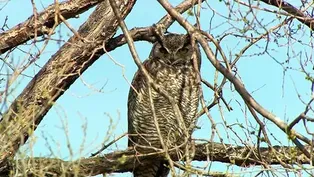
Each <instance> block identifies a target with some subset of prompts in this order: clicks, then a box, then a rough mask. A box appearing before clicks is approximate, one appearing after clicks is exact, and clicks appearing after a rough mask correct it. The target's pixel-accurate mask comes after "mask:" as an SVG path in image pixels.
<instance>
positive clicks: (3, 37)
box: [0, 0, 102, 54]
mask: <svg viewBox="0 0 314 177" xmlns="http://www.w3.org/2000/svg"><path fill="white" fill-rule="evenodd" d="M101 1H102V0H71V1H66V2H62V3H60V4H59V5H58V8H59V9H58V12H56V7H57V6H56V5H55V4H52V5H50V6H49V7H47V8H46V9H45V10H44V11H43V12H40V13H38V14H36V16H37V18H35V15H32V16H31V17H29V18H28V19H27V20H26V21H25V22H23V23H20V24H18V25H16V26H15V27H13V28H11V29H10V30H8V31H5V32H3V33H1V34H0V54H3V53H5V52H7V51H8V50H11V49H12V48H14V47H16V46H18V45H20V44H23V43H25V42H27V41H28V40H30V39H33V38H34V37H35V36H37V37H39V36H42V35H44V34H49V33H50V32H53V31H52V30H53V26H57V25H59V24H60V23H61V22H62V21H61V20H60V19H59V18H57V19H59V20H57V21H56V18H55V17H56V15H61V16H62V17H63V18H64V19H70V18H75V17H76V16H77V15H79V14H81V13H83V12H85V11H87V10H88V9H90V8H92V7H94V6H95V5H96V4H98V3H99V2H101Z"/></svg>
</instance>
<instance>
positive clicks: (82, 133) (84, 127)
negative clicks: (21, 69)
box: [0, 0, 313, 176]
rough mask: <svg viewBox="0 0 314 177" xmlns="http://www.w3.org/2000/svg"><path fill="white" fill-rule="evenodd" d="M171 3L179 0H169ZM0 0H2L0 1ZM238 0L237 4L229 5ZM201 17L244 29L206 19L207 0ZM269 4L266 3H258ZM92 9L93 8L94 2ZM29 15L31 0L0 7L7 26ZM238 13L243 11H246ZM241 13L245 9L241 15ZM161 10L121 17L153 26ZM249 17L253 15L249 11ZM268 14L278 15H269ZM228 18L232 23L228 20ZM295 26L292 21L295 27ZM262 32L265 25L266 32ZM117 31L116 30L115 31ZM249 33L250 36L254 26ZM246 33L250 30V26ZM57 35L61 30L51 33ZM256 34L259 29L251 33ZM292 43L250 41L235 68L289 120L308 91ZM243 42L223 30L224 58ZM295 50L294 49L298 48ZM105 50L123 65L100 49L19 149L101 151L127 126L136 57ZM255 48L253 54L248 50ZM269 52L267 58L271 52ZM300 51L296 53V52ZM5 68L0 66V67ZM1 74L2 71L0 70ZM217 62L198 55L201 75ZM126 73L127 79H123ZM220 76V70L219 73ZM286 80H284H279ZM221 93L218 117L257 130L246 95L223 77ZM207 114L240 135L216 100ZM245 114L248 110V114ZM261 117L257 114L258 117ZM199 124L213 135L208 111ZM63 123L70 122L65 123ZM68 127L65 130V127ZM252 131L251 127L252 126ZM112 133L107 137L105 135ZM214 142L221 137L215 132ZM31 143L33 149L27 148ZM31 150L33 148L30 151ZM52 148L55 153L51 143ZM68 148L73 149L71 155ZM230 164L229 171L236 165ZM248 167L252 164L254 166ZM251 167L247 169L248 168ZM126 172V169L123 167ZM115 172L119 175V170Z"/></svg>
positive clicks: (19, 85) (143, 45) (203, 134)
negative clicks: (226, 104) (98, 55)
mask: <svg viewBox="0 0 314 177" xmlns="http://www.w3.org/2000/svg"><path fill="white" fill-rule="evenodd" d="M35 2H36V5H37V8H38V9H39V10H41V9H42V8H41V7H42V6H41V4H44V6H47V5H48V4H51V3H52V2H53V1H51V0H50V1H44V2H40V1H35ZM170 2H171V3H172V4H173V5H175V4H178V3H179V2H180V1H178V0H177V1H170ZM3 4H4V3H3V2H1V3H0V6H2V5H3ZM233 5H235V4H233ZM203 7H204V9H203V11H202V18H201V24H202V29H204V30H205V31H206V30H209V31H210V33H211V34H213V35H214V36H215V37H216V36H220V35H221V34H222V33H225V32H226V31H230V32H237V33H238V31H237V28H239V29H241V28H243V27H244V26H245V25H244V23H243V22H241V21H238V22H236V21H230V23H226V19H224V18H222V17H220V16H219V15H217V14H216V15H215V16H214V18H213V19H214V20H213V21H212V22H210V19H211V17H212V14H213V13H212V11H210V10H209V9H208V8H207V6H206V5H203ZM211 7H212V8H214V9H215V10H216V11H217V12H219V13H220V14H221V15H223V16H228V15H229V11H228V8H226V5H225V4H224V3H223V2H219V1H213V2H211ZM263 7H269V6H263ZM235 9H237V10H239V12H240V11H241V10H246V8H243V7H239V8H235ZM92 10H93V9H92ZM92 10H90V11H88V12H86V13H84V14H81V15H80V16H79V18H77V19H71V20H68V21H69V23H70V24H71V26H72V27H74V28H75V29H78V27H79V26H80V25H81V24H82V23H83V22H84V21H85V20H86V18H87V17H88V15H89V14H90V13H91V12H92ZM31 14H32V7H31V4H30V2H28V1H27V2H26V1H25V2H24V1H23V2H21V1H17V0H12V1H10V2H9V3H8V4H7V5H6V6H5V7H4V8H3V9H2V11H1V13H0V20H2V21H1V24H2V23H3V20H4V17H5V16H8V17H9V19H8V25H9V27H13V26H15V25H16V24H18V23H20V22H22V21H24V20H25V19H26V18H28V17H29V16H30V15H31ZM243 14H245V13H244V12H243ZM243 14H242V15H243ZM163 15H165V10H163V8H162V7H161V6H160V5H159V4H158V3H157V2H155V1H146V0H138V1H137V4H136V5H135V7H134V9H133V10H132V12H131V13H130V15H129V16H128V17H127V19H126V23H127V25H128V28H129V29H131V28H133V27H143V26H150V25H152V24H153V23H155V22H157V21H158V20H159V19H160V18H161V17H162V16H163ZM231 15H238V17H240V15H241V14H240V13H235V12H234V13H231ZM257 15H258V18H259V19H261V21H262V22H263V24H268V26H267V28H270V27H273V26H275V25H276V24H278V22H279V20H276V19H275V15H273V14H271V13H265V12H262V11H259V12H257ZM186 17H187V19H188V20H190V21H191V22H192V23H194V17H191V16H190V17H188V16H187V15H186ZM247 18H248V19H250V18H252V16H250V15H249V16H247ZM273 19H275V20H274V21H273ZM230 24H233V26H232V25H230ZM296 25H298V23H297V22H296V21H294V26H296ZM304 28H305V30H304V31H307V32H305V33H301V32H300V33H298V34H297V35H296V37H298V38H299V39H300V40H302V41H303V42H304V43H308V44H311V43H312V39H311V38H309V36H308V33H309V30H308V29H307V27H304ZM58 29H60V31H61V34H62V36H63V37H64V38H63V39H64V40H65V41H66V40H67V38H68V37H69V36H72V33H71V32H70V31H69V30H67V28H66V27H65V26H64V25H61V27H60V28H58ZM169 31H170V32H176V33H184V32H185V31H184V30H183V29H182V28H181V27H179V25H177V24H175V25H174V26H173V27H171V28H170V30H169ZM258 32H260V33H263V29H262V28H259V31H258ZM264 32H265V31H264ZM279 32H282V33H283V34H284V33H285V32H286V31H285V29H284V28H282V29H281V30H280V31H279ZM120 33H121V31H120V30H119V31H118V32H117V34H120ZM251 33H252V34H253V35H255V34H254V33H253V32H252V31H251ZM246 34H250V31H249V32H248V33H246ZM55 37H56V38H57V37H58V34H56V35H55ZM255 37H256V36H255ZM273 39H274V36H273V35H271V36H270V40H273ZM291 41H292V42H291V43H290V47H291V48H288V45H286V43H287V40H286V39H285V38H282V39H279V40H278V45H277V44H275V43H270V44H269V46H268V49H269V55H268V54H263V55H259V56H257V55H253V54H254V53H258V52H262V51H263V49H264V48H265V46H266V42H265V40H262V41H261V42H259V43H258V46H255V47H252V48H251V49H249V50H248V51H247V53H246V57H243V58H242V59H241V60H240V61H239V62H238V63H237V72H238V74H239V76H240V78H241V80H242V81H243V83H244V85H245V87H246V88H247V89H248V91H250V92H251V93H252V96H254V98H255V99H256V100H257V101H258V102H259V103H260V104H261V105H262V106H264V107H265V108H266V109H268V110H269V111H271V112H273V113H274V114H275V115H277V116H278V117H280V118H281V119H282V120H285V121H287V120H290V121H291V120H293V119H294V118H295V117H296V116H297V115H299V114H300V113H301V111H303V110H304V108H305V106H304V105H303V104H302V103H301V102H300V101H299V99H298V95H297V93H296V89H297V90H298V92H299V94H300V95H301V97H302V99H304V100H305V101H309V100H310V98H311V92H310V86H311V83H310V82H309V81H307V80H306V79H305V74H303V73H301V72H300V66H299V63H300V58H302V59H303V58H304V56H305V54H306V53H308V54H309V53H310V52H311V48H310V47H305V46H304V45H300V44H298V43H293V40H291ZM246 44H247V42H246V41H244V40H243V39H241V38H238V37H234V36H230V37H229V36H228V37H226V38H225V39H224V40H223V41H222V43H221V46H222V48H223V49H224V51H225V52H226V55H227V58H228V59H230V58H233V59H234V56H235V54H236V53H238V52H239V51H240V49H241V48H243V46H244V45H246ZM59 47H60V46H59V45H58V44H57V43H56V42H51V44H49V46H48V47H47V49H46V51H45V53H44V54H43V55H42V56H41V58H40V59H39V60H38V61H37V62H36V64H37V65H32V66H31V67H30V68H29V69H28V70H27V71H26V72H25V74H28V75H31V76H33V75H34V74H35V73H36V72H37V71H38V70H39V69H40V67H38V65H39V66H43V64H44V63H45V62H46V61H47V60H48V59H49V58H50V57H51V56H52V55H53V54H54V53H55V52H56V51H57V50H58V49H59ZM151 47H152V44H150V43H148V42H136V49H137V52H138V54H139V56H140V58H141V60H142V61H143V60H145V58H147V56H148V55H149V52H150V49H151ZM22 48H23V49H28V46H23V47H22ZM293 52H294V54H295V56H293V57H291V58H290V59H289V63H285V64H284V65H279V64H278V63H276V62H275V60H274V59H273V58H275V59H277V60H279V61H280V62H282V61H285V60H287V59H288V57H287V53H289V54H290V56H292V53H293ZM297 54H299V55H297ZM110 55H112V57H113V58H114V60H115V61H116V62H118V63H120V64H121V65H123V67H121V66H118V65H116V64H115V63H114V62H113V61H112V60H111V59H109V57H107V56H106V55H104V56H102V57H101V58H100V59H98V61H96V62H95V63H94V64H93V65H92V66H91V67H90V68H89V69H88V70H87V71H86V72H85V73H84V74H83V75H82V77H81V78H80V79H78V80H77V81H76V82H75V83H74V84H73V85H72V86H71V87H70V89H69V90H67V91H66V92H65V94H64V95H63V96H62V97H61V98H59V99H58V101H57V103H56V105H55V106H54V107H53V108H52V109H51V110H50V111H49V112H48V114H47V115H46V117H45V118H44V120H43V121H42V122H41V124H40V125H39V127H38V129H37V130H36V132H35V134H34V136H33V137H32V139H33V140H34V141H31V142H32V143H29V144H27V145H25V146H24V147H23V150H22V152H24V150H25V151H26V152H27V153H28V154H29V155H33V156H53V157H59V158H62V159H66V160H71V159H76V158H78V157H87V156H89V155H90V154H91V153H92V152H95V151H96V150H98V149H99V148H100V147H101V145H102V143H103V142H104V141H105V140H106V142H109V141H111V140H112V139H113V138H114V137H117V136H119V135H121V134H123V133H124V132H126V131H127V114H126V112H127V96H128V91H129V84H128V82H127V81H126V79H127V80H128V81H129V82H131V80H132V77H133V74H134V73H135V72H136V70H137V68H136V65H135V64H134V62H133V59H132V57H131V55H130V53H129V50H128V48H127V46H123V47H120V48H117V49H116V50H115V51H113V52H111V53H110ZM250 55H253V56H250ZM270 56H272V57H273V58H272V57H270ZM298 56H299V57H298ZM11 57H12V58H13V59H14V62H17V61H22V60H23V58H25V57H27V56H26V55H25V54H24V53H21V52H14V53H12V54H11ZM282 66H289V67H293V68H294V69H293V70H288V71H286V72H285V73H284V72H283V71H284V70H283V67H282ZM311 67H313V65H312V64H311V63H309V65H308V66H307V69H309V68H311ZM1 72H3V71H1ZM1 74H3V73H1ZM214 74H215V71H214V68H213V67H212V66H211V64H210V63H209V62H208V61H207V59H206V58H205V56H203V61H202V77H203V78H205V79H208V81H210V82H211V83H213V80H214ZM124 76H125V78H126V79H125V78H124ZM218 78H219V80H221V78H222V77H221V75H220V76H219V77H218ZM29 80H30V78H28V77H20V78H19V80H18V81H17V82H16V83H15V91H14V95H13V96H11V99H13V98H14V97H15V96H17V95H18V94H19V92H20V91H21V90H22V89H23V88H24V87H25V85H26V84H27V83H28V81H29ZM283 80H284V82H283ZM204 91H205V93H204V95H205V99H206V100H207V101H210V100H211V99H212V94H213V93H212V92H211V91H209V90H208V89H207V88H206V87H204ZM224 97H225V99H226V100H227V101H228V102H229V101H230V105H231V106H232V107H233V111H232V112H228V111H227V110H226V108H225V107H224V106H223V104H222V107H223V118H224V119H225V121H226V122H227V123H228V124H229V125H233V124H238V125H239V124H242V126H244V127H249V126H250V125H251V124H253V127H255V131H256V130H257V129H256V127H257V126H255V121H253V119H252V117H251V116H250V114H249V113H248V110H246V109H245V107H244V103H243V101H241V99H240V97H239V95H238V94H237V93H236V92H235V91H234V88H233V86H231V85H230V83H227V84H226V87H225V89H224ZM210 112H211V115H212V117H213V118H214V120H215V122H216V123H217V129H218V130H219V132H220V133H221V135H222V137H223V139H224V142H225V143H233V144H238V145H240V144H241V143H240V141H239V139H237V138H236V137H235V135H234V134H232V133H231V132H230V131H228V132H229V134H228V135H229V136H227V134H226V130H225V126H224V125H223V123H222V122H223V120H222V117H221V114H220V112H219V110H218V108H217V107H215V108H213V109H212V110H211V111H210ZM245 115H247V116H245ZM261 119H262V118H261ZM266 125H267V126H268V130H269V131H270V132H271V133H272V134H273V136H274V137H275V138H272V140H273V145H276V144H279V142H282V143H284V144H288V145H289V144H290V145H291V143H290V142H289V141H288V140H287V138H286V136H285V135H284V134H283V133H282V132H281V131H280V130H279V129H278V128H276V127H275V126H274V125H273V124H272V123H271V122H270V121H267V124H266ZM199 126H201V129H200V130H197V131H196V132H195V133H194V137H196V138H206V139H209V138H210V136H211V124H210V121H209V120H208V118H207V117H205V116H203V117H201V118H200V119H199ZM64 127H67V128H64ZM297 128H299V129H297V130H299V131H300V132H304V131H302V129H303V128H302V126H297ZM65 129H66V130H65ZM233 130H235V131H237V133H238V135H240V136H242V137H244V136H246V135H247V132H246V130H243V129H241V128H240V126H237V125H234V127H233ZM249 130H252V131H253V130H254V128H249ZM108 135H109V137H108ZM67 136H68V139H69V144H70V145H71V149H72V152H71V151H70V150H69V149H68V147H67V144H66V140H67ZM251 138H252V139H245V138H244V140H245V141H246V142H247V143H248V144H250V143H253V144H254V142H256V138H255V139H254V136H251ZM215 140H216V141H218V140H219V139H218V137H217V136H216V137H215ZM126 145H127V139H126V138H124V139H122V140H120V141H119V142H118V143H117V144H116V145H113V146H111V147H109V148H108V149H107V150H106V151H105V152H111V151H113V150H116V149H120V150H121V149H125V148H126ZM30 146H31V148H29V147H30ZM30 149H31V150H30ZM49 149H52V152H51V151H50V150H49ZM71 154H73V155H71ZM226 169H227V167H226V166H225V165H223V164H221V163H214V170H218V171H225V170H226ZM228 169H229V170H231V171H230V172H239V171H237V170H239V168H236V167H235V168H233V169H232V168H231V169H230V168H228ZM233 170H234V171H233ZM251 170H253V169H251ZM247 171H249V170H247ZM126 175H129V174H126ZM117 176H122V175H121V174H117Z"/></svg>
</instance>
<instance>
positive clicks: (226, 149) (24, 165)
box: [0, 143, 310, 176]
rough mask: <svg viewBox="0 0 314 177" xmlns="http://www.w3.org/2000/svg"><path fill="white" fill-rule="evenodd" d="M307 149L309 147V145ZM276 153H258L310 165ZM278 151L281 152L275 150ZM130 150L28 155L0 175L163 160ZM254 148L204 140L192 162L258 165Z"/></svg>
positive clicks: (112, 168)
mask: <svg viewBox="0 0 314 177" xmlns="http://www.w3.org/2000/svg"><path fill="white" fill-rule="evenodd" d="M308 148H310V147H308ZM274 149H275V150H276V152H277V154H275V152H273V151H270V150H269V148H260V149H259V151H260V154H261V157H262V159H263V160H264V161H266V162H268V163H269V164H273V165H276V164H280V162H279V161H278V160H276V155H277V156H278V155H279V156H280V157H281V159H280V160H281V161H282V162H285V163H287V164H309V163H310V161H309V160H308V159H307V158H306V157H305V156H304V155H303V153H302V152H301V151H300V150H298V149H297V148H294V147H288V146H274ZM278 152H280V153H278ZM135 154H136V153H135V152H134V150H133V149H127V150H124V151H115V152H112V153H109V154H105V155H103V156H99V157H92V158H82V159H79V160H76V161H63V160H60V159H55V158H39V157H38V158H29V159H23V160H17V161H15V162H12V163H9V164H8V165H7V166H8V168H7V169H6V170H1V169H0V176H2V175H7V174H8V173H9V171H10V170H14V171H19V172H25V171H27V172H28V173H29V174H33V175H34V174H37V175H38V174H39V173H42V174H41V175H40V176H44V175H47V174H49V175H51V176H53V175H56V176H61V175H62V174H67V175H66V176H75V174H76V175H78V174H79V176H87V175H91V176H93V175H98V174H102V173H112V172H128V171H130V172H131V171H132V170H133V169H134V168H135V167H136V166H137V165H139V163H141V164H143V163H144V164H145V163H147V162H149V161H151V160H152V159H153V160H161V159H165V157H164V155H165V154H164V153H156V152H151V153H150V154H147V155H142V154H140V155H139V154H136V155H135ZM169 154H170V156H171V158H172V159H173V160H175V161H177V160H178V156H177V152H176V151H171V152H169ZM257 154H258V153H257V149H256V147H248V146H246V147H242V146H233V145H230V144H220V143H204V144H197V145H196V151H195V156H194V159H193V160H194V161H217V162H223V163H229V164H234V165H237V166H242V167H248V166H252V165H261V164H262V162H261V161H260V159H259V157H257Z"/></svg>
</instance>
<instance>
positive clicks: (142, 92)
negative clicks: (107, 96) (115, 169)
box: [128, 33, 200, 177]
mask: <svg viewBox="0 0 314 177" xmlns="http://www.w3.org/2000/svg"><path fill="white" fill-rule="evenodd" d="M193 51H196V53H197V61H198V66H197V67H198V68H200V51H199V48H198V46H197V45H196V47H195V49H193V48H192V46H191V43H190V37H189V36H188V35H181V34H173V33H170V34H167V35H162V36H160V37H159V41H157V42H156V43H155V44H154V45H153V49H152V50H151V53H150V56H149V58H148V59H147V60H146V61H144V63H143V65H144V67H145V68H146V70H147V71H148V72H149V74H150V76H151V77H152V78H153V79H154V82H156V83H157V84H158V85H159V86H160V87H161V88H162V89H164V90H165V91H166V92H167V93H168V94H169V95H170V96H171V97H172V98H173V99H174V100H175V101H176V103H177V104H178V106H179V109H180V111H181V115H182V117H183V119H184V123H185V127H186V128H187V131H188V133H187V134H188V136H189V137H186V136H185V135H187V134H185V133H182V132H183V130H182V127H179V126H178V121H177V120H178V119H177V118H176V117H175V114H174V111H173V108H172V106H171V104H170V102H169V100H168V99H167V98H166V97H164V96H163V95H161V94H160V93H159V92H158V91H156V90H154V89H153V88H152V89H151V90H152V94H151V96H152V100H153V105H154V108H155V113H156V117H157V121H158V124H159V129H160V132H161V134H162V137H163V141H164V143H165V144H166V146H167V147H168V148H171V147H175V146H179V145H180V144H182V143H183V141H184V140H185V138H190V135H191V133H192V131H193V128H194V127H195V122H196V118H195V116H196V112H197V108H198V104H199V91H200V90H199V85H198V82H197V72H196V71H195V67H194V65H193V59H192V54H193ZM132 86H133V88H132V87H131V88H130V92H129V98H128V129H129V130H128V133H129V134H133V135H134V134H136V135H137V136H129V143H128V145H129V146H131V147H132V146H133V147H135V148H136V150H137V151H138V152H139V153H145V148H143V147H144V146H145V147H147V148H148V149H149V147H154V148H160V149H161V148H162V147H161V143H160V139H159V136H158V133H157V130H156V127H155V124H154V118H153V113H152V110H151V104H150V96H149V93H148V84H147V82H146V79H145V76H144V75H143V74H142V72H141V71H137V73H136V74H135V76H134V78H133V81H132ZM134 89H135V90H136V91H135V90H134ZM166 164H167V161H161V162H159V161H155V162H151V163H149V164H147V163H146V164H140V166H139V167H138V168H136V169H134V171H133V173H134V176H135V177H144V176H145V177H157V176H167V174H168V173H169V169H168V168H167V167H166Z"/></svg>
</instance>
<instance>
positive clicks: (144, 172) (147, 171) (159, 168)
mask: <svg viewBox="0 0 314 177" xmlns="http://www.w3.org/2000/svg"><path fill="white" fill-rule="evenodd" d="M166 164H167V161H156V162H152V163H151V164H145V165H144V166H139V167H138V168H136V169H135V170H134V171H133V174H134V177H167V175H168V173H169V168H167V167H166V166H165V165H166Z"/></svg>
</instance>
